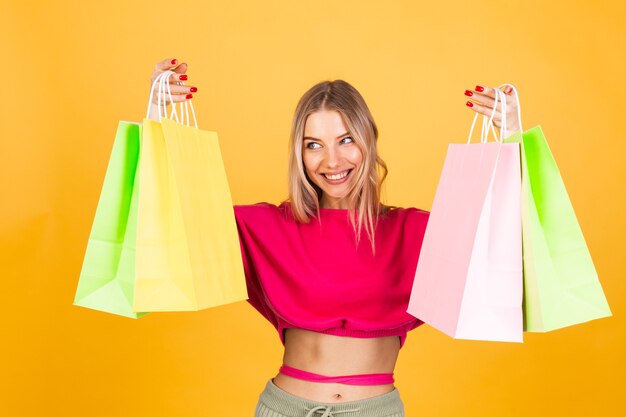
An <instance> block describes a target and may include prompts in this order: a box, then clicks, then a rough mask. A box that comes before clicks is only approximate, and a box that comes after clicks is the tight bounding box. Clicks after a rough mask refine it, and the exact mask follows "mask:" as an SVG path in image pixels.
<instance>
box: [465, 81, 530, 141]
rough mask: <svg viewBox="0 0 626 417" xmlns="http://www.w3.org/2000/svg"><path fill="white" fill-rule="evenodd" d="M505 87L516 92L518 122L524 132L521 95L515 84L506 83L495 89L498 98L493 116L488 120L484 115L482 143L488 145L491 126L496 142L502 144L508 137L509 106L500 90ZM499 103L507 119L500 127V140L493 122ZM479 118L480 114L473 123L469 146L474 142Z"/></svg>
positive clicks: (504, 118) (504, 119) (468, 138)
mask: <svg viewBox="0 0 626 417" xmlns="http://www.w3.org/2000/svg"><path fill="white" fill-rule="evenodd" d="M504 86H509V87H511V89H512V90H513V91H514V92H515V100H516V101H517V117H518V121H519V127H520V130H522V131H523V129H522V112H521V107H520V102H519V93H518V92H517V89H516V88H515V86H514V85H513V84H510V83H505V84H502V85H500V86H498V88H496V89H495V93H496V98H495V101H494V106H493V111H492V112H491V116H490V117H489V118H488V117H487V116H486V115H483V121H482V129H481V130H482V131H481V135H480V142H481V143H486V142H487V140H488V138H489V126H491V131H492V132H493V136H494V137H495V138H496V142H502V141H503V140H504V138H505V137H507V122H506V113H507V104H506V95H505V94H504V92H503V91H502V90H500V88H502V87H504ZM498 102H500V103H501V107H502V114H503V115H505V117H503V119H502V122H501V123H502V124H501V125H500V138H498V135H497V134H496V131H495V129H494V127H493V124H492V121H493V116H494V114H495V111H496V109H497V108H498ZM477 118H478V113H476V114H475V115H474V120H473V121H472V127H471V128H470V132H469V135H468V137H467V143H468V144H469V143H470V142H471V140H472V133H473V131H474V126H475V124H476V119H477ZM487 119H489V122H487Z"/></svg>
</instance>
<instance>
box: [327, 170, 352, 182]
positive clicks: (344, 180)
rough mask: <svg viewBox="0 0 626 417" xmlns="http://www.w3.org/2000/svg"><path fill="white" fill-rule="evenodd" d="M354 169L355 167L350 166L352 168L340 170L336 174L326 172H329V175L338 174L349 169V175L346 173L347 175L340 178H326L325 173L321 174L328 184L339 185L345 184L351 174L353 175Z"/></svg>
mask: <svg viewBox="0 0 626 417" xmlns="http://www.w3.org/2000/svg"><path fill="white" fill-rule="evenodd" d="M353 170H354V169H352V168H350V169H344V170H343V171H339V172H337V173H336V174H332V173H329V172H326V173H324V174H329V175H337V174H341V173H343V172H346V171H349V172H348V175H346V176H345V177H343V178H341V179H338V180H331V179H329V178H326V175H324V174H320V175H321V176H322V178H323V179H324V181H326V182H327V183H328V184H331V185H338V184H343V183H344V182H346V181H347V180H348V179H349V178H350V176H351V175H352V171H353Z"/></svg>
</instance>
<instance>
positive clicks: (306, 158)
mask: <svg viewBox="0 0 626 417" xmlns="http://www.w3.org/2000/svg"><path fill="white" fill-rule="evenodd" d="M302 163H303V164H304V170H305V171H307V173H309V176H310V174H311V173H312V172H315V170H316V169H317V162H316V160H315V158H313V157H311V156H310V155H307V154H303V155H302Z"/></svg>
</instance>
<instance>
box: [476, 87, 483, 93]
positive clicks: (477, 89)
mask: <svg viewBox="0 0 626 417" xmlns="http://www.w3.org/2000/svg"><path fill="white" fill-rule="evenodd" d="M475 90H476V91H478V92H479V93H480V92H481V91H485V87H483V86H480V85H477V86H476V88H475Z"/></svg>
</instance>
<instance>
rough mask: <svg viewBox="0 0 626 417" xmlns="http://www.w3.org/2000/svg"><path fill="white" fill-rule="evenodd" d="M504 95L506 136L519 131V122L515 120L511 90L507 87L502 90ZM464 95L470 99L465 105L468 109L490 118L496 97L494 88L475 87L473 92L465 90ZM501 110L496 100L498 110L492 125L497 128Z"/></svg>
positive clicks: (515, 105) (500, 123)
mask: <svg viewBox="0 0 626 417" xmlns="http://www.w3.org/2000/svg"><path fill="white" fill-rule="evenodd" d="M504 93H505V95H504V96H505V97H506V113H507V114H506V130H507V136H508V135H512V134H513V133H515V132H517V131H518V130H519V120H518V118H517V113H518V112H517V100H516V99H515V95H514V94H513V89H512V88H511V87H510V86H507V87H506V88H505V89H504ZM465 95H466V96H468V97H470V100H471V101H468V102H467V103H465V104H466V105H467V106H468V107H469V108H470V109H472V110H474V111H475V112H477V113H480V114H484V115H485V116H487V117H490V116H491V113H492V112H493V103H494V102H495V97H496V93H495V88H491V87H484V86H481V85H477V86H476V87H475V89H474V90H465ZM501 110H502V103H500V101H499V100H498V108H497V109H496V112H495V114H494V115H493V125H494V126H495V127H497V128H500V126H502V112H501Z"/></svg>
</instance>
